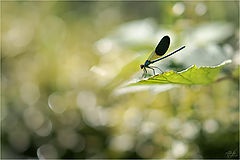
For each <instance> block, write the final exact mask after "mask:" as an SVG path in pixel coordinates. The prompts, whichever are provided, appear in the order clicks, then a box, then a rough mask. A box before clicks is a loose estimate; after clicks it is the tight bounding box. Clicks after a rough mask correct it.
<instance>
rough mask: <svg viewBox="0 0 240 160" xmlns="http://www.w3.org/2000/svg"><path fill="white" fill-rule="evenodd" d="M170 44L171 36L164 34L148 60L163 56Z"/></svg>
mask: <svg viewBox="0 0 240 160" xmlns="http://www.w3.org/2000/svg"><path fill="white" fill-rule="evenodd" d="M169 45H170V37H169V36H164V37H163V38H162V39H161V40H160V42H159V43H158V45H157V47H156V48H155V50H154V51H153V52H152V54H151V55H150V56H149V58H148V60H149V61H153V60H154V59H157V58H159V57H161V56H163V55H164V54H165V53H166V52H167V50H168V48H169Z"/></svg>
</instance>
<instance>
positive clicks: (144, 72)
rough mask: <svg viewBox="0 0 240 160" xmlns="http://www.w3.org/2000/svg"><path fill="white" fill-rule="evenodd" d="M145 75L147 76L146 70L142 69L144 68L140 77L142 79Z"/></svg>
mask: <svg viewBox="0 0 240 160" xmlns="http://www.w3.org/2000/svg"><path fill="white" fill-rule="evenodd" d="M146 75H147V70H146V68H145V67H144V68H143V75H142V78H143V77H145V76H146Z"/></svg>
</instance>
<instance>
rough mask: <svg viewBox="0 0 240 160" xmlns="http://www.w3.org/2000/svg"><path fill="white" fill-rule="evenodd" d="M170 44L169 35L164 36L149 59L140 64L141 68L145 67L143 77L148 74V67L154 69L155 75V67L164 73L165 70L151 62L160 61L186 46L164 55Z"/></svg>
mask: <svg viewBox="0 0 240 160" xmlns="http://www.w3.org/2000/svg"><path fill="white" fill-rule="evenodd" d="M169 45H170V37H169V36H167V35H166V36H164V37H163V38H162V39H161V40H160V42H159V43H158V45H157V47H156V48H155V50H154V51H153V52H152V53H151V55H150V56H149V57H148V59H147V60H146V61H145V63H144V64H142V65H140V68H141V69H143V75H142V77H145V76H146V74H147V69H146V68H149V69H151V70H152V71H153V74H154V75H155V70H154V68H157V69H159V70H160V71H161V72H162V73H163V71H162V70H161V69H160V68H158V67H156V66H150V64H153V63H155V62H158V61H160V60H163V59H165V58H167V57H169V56H171V55H173V54H174V53H176V52H178V51H180V50H182V49H183V48H185V46H182V47H181V48H179V49H177V50H175V51H173V52H172V53H169V54H167V55H165V56H164V54H165V53H166V52H167V50H168V48H169Z"/></svg>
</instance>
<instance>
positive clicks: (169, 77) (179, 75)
mask: <svg viewBox="0 0 240 160" xmlns="http://www.w3.org/2000/svg"><path fill="white" fill-rule="evenodd" d="M228 63H231V61H230V60H227V61H224V62H223V63H221V64H220V65H217V66H211V67H199V68H198V67H197V66H196V65H193V66H191V67H189V68H187V69H186V70H184V71H181V72H174V71H169V72H165V73H163V74H160V75H156V76H152V77H150V78H148V79H144V80H140V81H138V82H136V83H132V84H130V86H132V85H150V84H188V85H194V84H210V83H212V82H214V81H215V80H216V78H217V76H218V73H219V72H220V70H221V68H222V67H223V66H225V65H226V64H228Z"/></svg>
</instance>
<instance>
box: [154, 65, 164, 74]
mask: <svg viewBox="0 0 240 160" xmlns="http://www.w3.org/2000/svg"><path fill="white" fill-rule="evenodd" d="M151 67H153V68H157V69H158V70H159V71H160V72H162V73H164V72H163V71H162V70H161V69H160V68H158V67H156V66H151Z"/></svg>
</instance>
